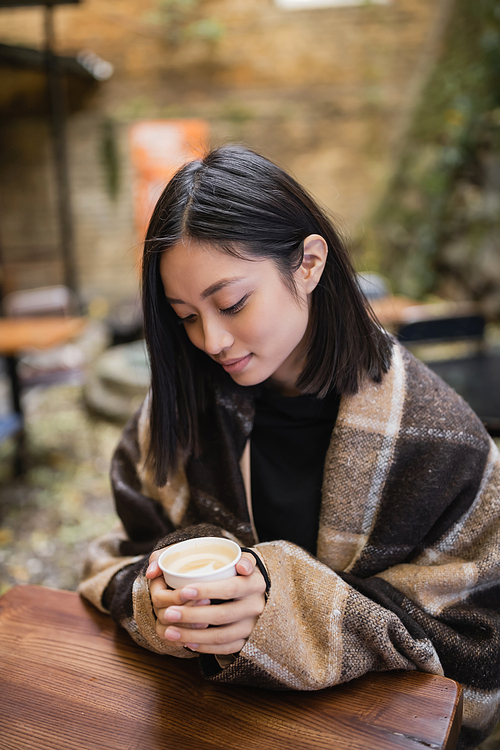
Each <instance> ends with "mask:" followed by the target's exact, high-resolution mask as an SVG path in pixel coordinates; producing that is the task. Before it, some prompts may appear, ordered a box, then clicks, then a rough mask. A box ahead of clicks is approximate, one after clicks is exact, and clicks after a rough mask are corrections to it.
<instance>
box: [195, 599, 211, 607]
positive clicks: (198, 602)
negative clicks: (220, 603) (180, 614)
mask: <svg viewBox="0 0 500 750" xmlns="http://www.w3.org/2000/svg"><path fill="white" fill-rule="evenodd" d="M209 604H210V599H197V600H196V602H195V607H208V605H209Z"/></svg>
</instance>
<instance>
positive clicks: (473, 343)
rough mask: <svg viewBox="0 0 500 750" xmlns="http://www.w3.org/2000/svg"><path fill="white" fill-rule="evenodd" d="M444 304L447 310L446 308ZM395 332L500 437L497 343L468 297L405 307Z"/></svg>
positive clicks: (499, 363) (499, 387)
mask: <svg viewBox="0 0 500 750" xmlns="http://www.w3.org/2000/svg"><path fill="white" fill-rule="evenodd" d="M446 310H448V313H446ZM405 316H406V319H407V322H404V323H402V325H401V326H400V327H399V330H398V333H397V338H398V340H399V341H400V342H401V343H402V344H404V345H405V346H406V347H407V348H408V349H410V350H411V351H413V352H414V354H415V355H416V356H418V357H419V358H420V359H422V360H423V361H424V362H426V364H427V365H428V366H429V367H430V368H431V370H433V371H434V372H435V373H436V374H437V375H439V376H440V377H441V378H442V379H443V380H444V381H445V382H446V383H448V385H450V386H451V387H452V388H454V389H455V390H456V391H457V393H459V394H460V395H461V396H462V398H464V399H465V401H467V403H468V404H469V406H470V407H471V408H472V409H473V410H474V411H475V412H476V414H477V415H478V417H479V418H480V419H481V421H482V422H483V424H484V425H485V427H486V429H487V430H488V432H489V433H490V435H491V436H492V437H500V348H499V347H495V346H491V345H489V344H488V342H487V340H486V338H485V331H486V321H485V318H484V317H483V315H481V314H480V312H478V310H477V309H476V308H475V306H474V305H473V304H472V303H463V304H458V305H455V306H453V305H451V306H450V305H448V306H442V305H439V306H433V305H422V306H421V307H418V308H408V309H407V310H406V312H405Z"/></svg>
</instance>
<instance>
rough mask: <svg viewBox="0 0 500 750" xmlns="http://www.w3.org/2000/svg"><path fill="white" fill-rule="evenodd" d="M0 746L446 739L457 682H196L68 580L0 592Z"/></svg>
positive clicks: (189, 748) (198, 747)
mask: <svg viewBox="0 0 500 750" xmlns="http://www.w3.org/2000/svg"><path fill="white" fill-rule="evenodd" d="M0 681H1V685H2V688H1V691H0V737H1V738H2V739H1V741H0V746H1V747H2V750H29V749H30V748H36V749H37V750H108V749H109V750H163V748H165V750H166V749H167V748H179V747H180V748H182V750H216V749H217V750H221V749H223V750H233V749H234V750H236V749H238V750H242V748H244V749H245V750H254V749H255V750H257V748H259V750H261V749H262V748H280V750H281V749H283V750H286V749H287V748H290V749H291V748H294V750H313V749H314V750H333V749H335V750H366V748H370V750H392V749H394V750H396V749H397V750H424V748H429V747H430V748H433V749H434V750H439V749H442V750H452V748H454V747H455V743H456V739H457V736H458V731H459V728H460V720H461V694H460V688H459V686H458V685H457V684H456V683H455V682H453V681H452V680H447V679H445V678H442V677H437V676H435V675H429V674H424V673H421V672H389V673H376V674H370V675H366V676H364V677H362V678H360V679H359V680H355V681H353V682H351V683H348V684H345V685H341V686H337V687H334V688H329V689H327V690H321V691H314V692H310V693H309V692H297V691H286V692H275V691H268V690H260V689H255V688H249V687H242V686H237V685H234V686H233V685H217V684H214V683H210V682H207V681H206V680H205V679H204V678H203V677H202V675H201V674H200V672H199V668H198V664H197V660H196V659H190V660H185V659H175V658H173V657H167V656H159V655H157V654H153V653H151V652H149V651H147V650H145V649H142V648H140V647H139V646H137V645H136V644H135V643H134V642H133V641H132V640H131V639H130V638H129V636H128V635H127V634H126V633H125V632H124V631H122V630H120V629H118V628H117V627H116V626H115V624H114V623H113V621H112V620H111V618H109V617H107V616H106V615H103V614H102V613H100V612H98V611H97V610H95V609H94V608H93V607H91V606H90V605H88V604H87V603H85V602H84V601H83V600H82V599H80V597H78V595H77V594H74V593H72V592H64V591H55V590H52V589H45V588H41V587H34V586H17V587H15V588H13V589H11V590H10V591H8V592H7V594H5V595H4V596H3V597H1V598H0Z"/></svg>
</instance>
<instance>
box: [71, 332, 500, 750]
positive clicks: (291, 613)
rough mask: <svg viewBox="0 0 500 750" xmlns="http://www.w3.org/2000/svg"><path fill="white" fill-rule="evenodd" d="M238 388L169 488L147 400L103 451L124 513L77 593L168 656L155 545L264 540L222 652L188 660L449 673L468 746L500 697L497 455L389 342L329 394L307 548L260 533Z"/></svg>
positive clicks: (267, 683) (94, 549) (295, 674)
mask: <svg viewBox="0 0 500 750" xmlns="http://www.w3.org/2000/svg"><path fill="white" fill-rule="evenodd" d="M250 392H251V389H240V390H239V391H238V390H236V391H235V392H234V393H233V392H230V393H227V392H224V393H221V392H219V391H217V390H216V391H215V392H214V393H213V398H212V399H211V402H210V404H209V406H208V408H207V410H206V413H205V414H204V416H203V422H202V424H201V433H202V445H201V454H200V456H199V458H197V459H194V458H193V457H189V458H188V459H187V460H186V461H185V462H184V465H183V467H182V469H181V470H180V471H179V472H178V473H177V475H176V476H174V477H172V478H171V480H170V481H169V482H168V484H167V485H166V486H165V487H163V488H158V487H156V486H155V484H154V482H153V480H152V476H151V474H150V472H149V471H148V469H147V468H146V467H145V461H144V457H145V455H146V448H147V444H148V404H147V401H146V402H145V404H144V405H143V408H142V409H141V410H140V412H139V413H138V414H137V415H136V416H135V417H134V418H133V419H132V420H131V421H130V423H129V424H128V425H127V427H126V429H125V431H124V433H123V437H122V440H121V442H120V445H119V446H118V449H117V451H116V454H115V457H114V460H113V465H112V484H113V490H114V494H115V500H116V507H117V512H118V515H119V516H120V519H121V527H120V528H119V529H117V530H116V532H113V533H111V534H108V535H107V536H106V537H104V538H102V539H99V540H97V541H96V542H95V543H93V544H92V545H91V547H90V549H89V553H88V559H87V563H86V569H85V578H84V580H83V582H82V583H81V585H80V592H81V594H82V595H83V596H85V597H87V598H88V599H89V600H90V601H92V602H93V603H94V604H95V606H97V607H99V608H100V609H102V610H103V611H109V612H110V613H111V614H112V616H113V617H114V618H115V619H116V621H117V622H119V623H120V624H121V625H122V626H123V627H124V628H126V629H127V631H128V632H129V633H130V635H131V636H132V637H133V638H134V640H136V641H137V642H138V643H139V644H141V645H142V646H145V647H146V648H149V649H151V650H153V651H156V652H158V653H161V654H169V653H172V650H171V646H170V645H169V644H168V643H166V642H164V641H162V640H161V639H159V638H158V636H157V635H156V632H155V617H154V612H153V610H152V607H151V601H150V597H149V589H148V583H147V581H146V578H145V577H144V573H145V570H146V567H147V560H148V557H149V554H150V553H151V551H152V550H153V549H154V548H161V547H164V546H166V545H168V544H171V543H173V542H175V541H180V540H182V539H185V538H188V537H193V536H203V535H223V536H227V537H229V538H233V539H236V540H237V541H239V542H240V543H241V544H244V545H246V546H253V547H254V548H255V549H256V550H257V551H258V553H259V554H260V556H261V558H262V559H263V561H264V563H265V565H266V567H267V569H268V572H269V576H270V580H271V590H270V595H269V598H268V601H267V604H266V607H265V609H264V612H263V614H262V615H261V616H260V618H259V620H258V622H257V625H256V626H255V628H254V631H253V633H252V635H251V637H250V638H249V640H248V641H247V643H246V645H245V647H244V648H243V650H242V651H241V652H240V654H239V655H238V656H237V657H236V658H235V659H234V661H233V662H232V663H231V664H229V665H228V666H226V667H225V668H224V669H222V668H221V667H220V666H219V664H218V663H217V662H216V661H215V659H213V658H212V657H210V656H201V657H200V663H201V666H202V669H203V670H204V673H205V675H206V676H207V678H208V679H211V680H215V681H219V682H233V683H240V684H248V685H256V686H262V687H266V688H275V689H295V690H318V689H321V688H325V687H328V686H330V685H335V684H338V683H341V682H345V681H347V680H351V679H353V678H355V677H358V676H360V675H362V674H364V673H366V672H368V671H373V670H390V669H419V670H422V671H426V672H431V673H433V674H444V675H446V676H448V677H451V678H453V679H455V680H457V681H459V682H461V683H462V685H463V688H464V698H465V701H464V720H463V728H462V731H461V734H460V740H459V748H461V750H465V749H466V748H467V749H469V748H473V747H475V746H476V745H477V744H479V743H480V742H481V741H482V740H483V739H484V737H485V736H486V735H487V734H488V733H489V732H490V731H491V730H492V728H493V726H494V725H495V722H496V721H498V717H499V705H500V457H499V454H498V450H497V449H496V447H495V445H494V443H493V442H492V441H491V439H490V438H489V436H488V434H487V433H486V431H485V430H484V428H483V426H482V424H481V423H480V421H479V420H478V418H477V417H476V416H475V415H474V413H473V412H472V411H471V410H470V408H469V407H468V406H467V405H466V404H465V403H464V401H463V400H462V399H461V398H460V397H459V396H457V394H456V393H455V392H454V391H453V390H451V389H450V388H449V387H448V386H447V385H445V384H444V383H443V382H442V381H441V380H440V379H439V378H438V377H437V376H436V375H434V374H433V373H432V372H431V371H430V370H428V369H427V368H426V367H425V366H424V365H422V364H421V363H420V362H418V361H417V360H416V359H415V358H414V357H412V355H411V354H409V353H408V352H407V351H406V350H405V349H404V348H402V347H400V346H399V345H395V347H394V353H393V361H392V365H391V368H390V370H389V372H388V373H387V375H386V376H385V377H384V378H383V380H382V382H381V383H378V384H377V383H374V382H371V381H366V382H365V383H364V385H363V387H362V388H361V390H360V391H359V393H358V394H357V395H355V396H352V397H348V398H343V399H342V401H341V405H340V410H339V415H338V419H337V423H336V425H335V428H334V431H333V434H332V438H331V443H330V446H329V449H328V452H327V456H326V462H325V471H324V482H323V500H322V508H321V515H320V524H319V536H318V546H317V556H316V557H313V556H312V555H310V554H308V553H307V552H305V551H304V550H302V549H300V548H299V547H297V546H296V545H294V544H292V543H290V542H287V541H281V540H278V541H273V542H266V543H261V544H259V543H258V542H257V540H256V539H255V536H254V533H253V531H252V525H251V521H250V517H249V512H248V505H247V499H246V493H245V486H244V482H243V477H242V472H241V469H240V463H239V462H240V459H241V456H242V454H243V450H244V447H245V445H246V443H247V441H248V437H249V435H250V433H251V429H252V417H253V406H252V399H251V394H250ZM183 653H185V656H186V658H189V657H192V656H193V655H192V654H190V653H188V652H187V651H186V652H183ZM176 655H177V651H176Z"/></svg>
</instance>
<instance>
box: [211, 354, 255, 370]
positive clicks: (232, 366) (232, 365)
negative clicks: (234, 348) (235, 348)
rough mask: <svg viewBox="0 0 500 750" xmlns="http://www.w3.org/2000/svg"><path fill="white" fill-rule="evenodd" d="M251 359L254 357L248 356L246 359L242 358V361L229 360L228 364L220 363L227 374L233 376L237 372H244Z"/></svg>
mask: <svg viewBox="0 0 500 750" xmlns="http://www.w3.org/2000/svg"><path fill="white" fill-rule="evenodd" d="M251 358H252V355H251V354H247V356H246V357H241V359H228V360H227V362H219V364H220V365H222V367H223V368H224V369H225V371H226V372H228V373H229V374H230V375H232V374H233V373H235V372H241V371H242V370H244V369H245V367H246V366H247V364H248V363H249V362H250V360H251Z"/></svg>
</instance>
